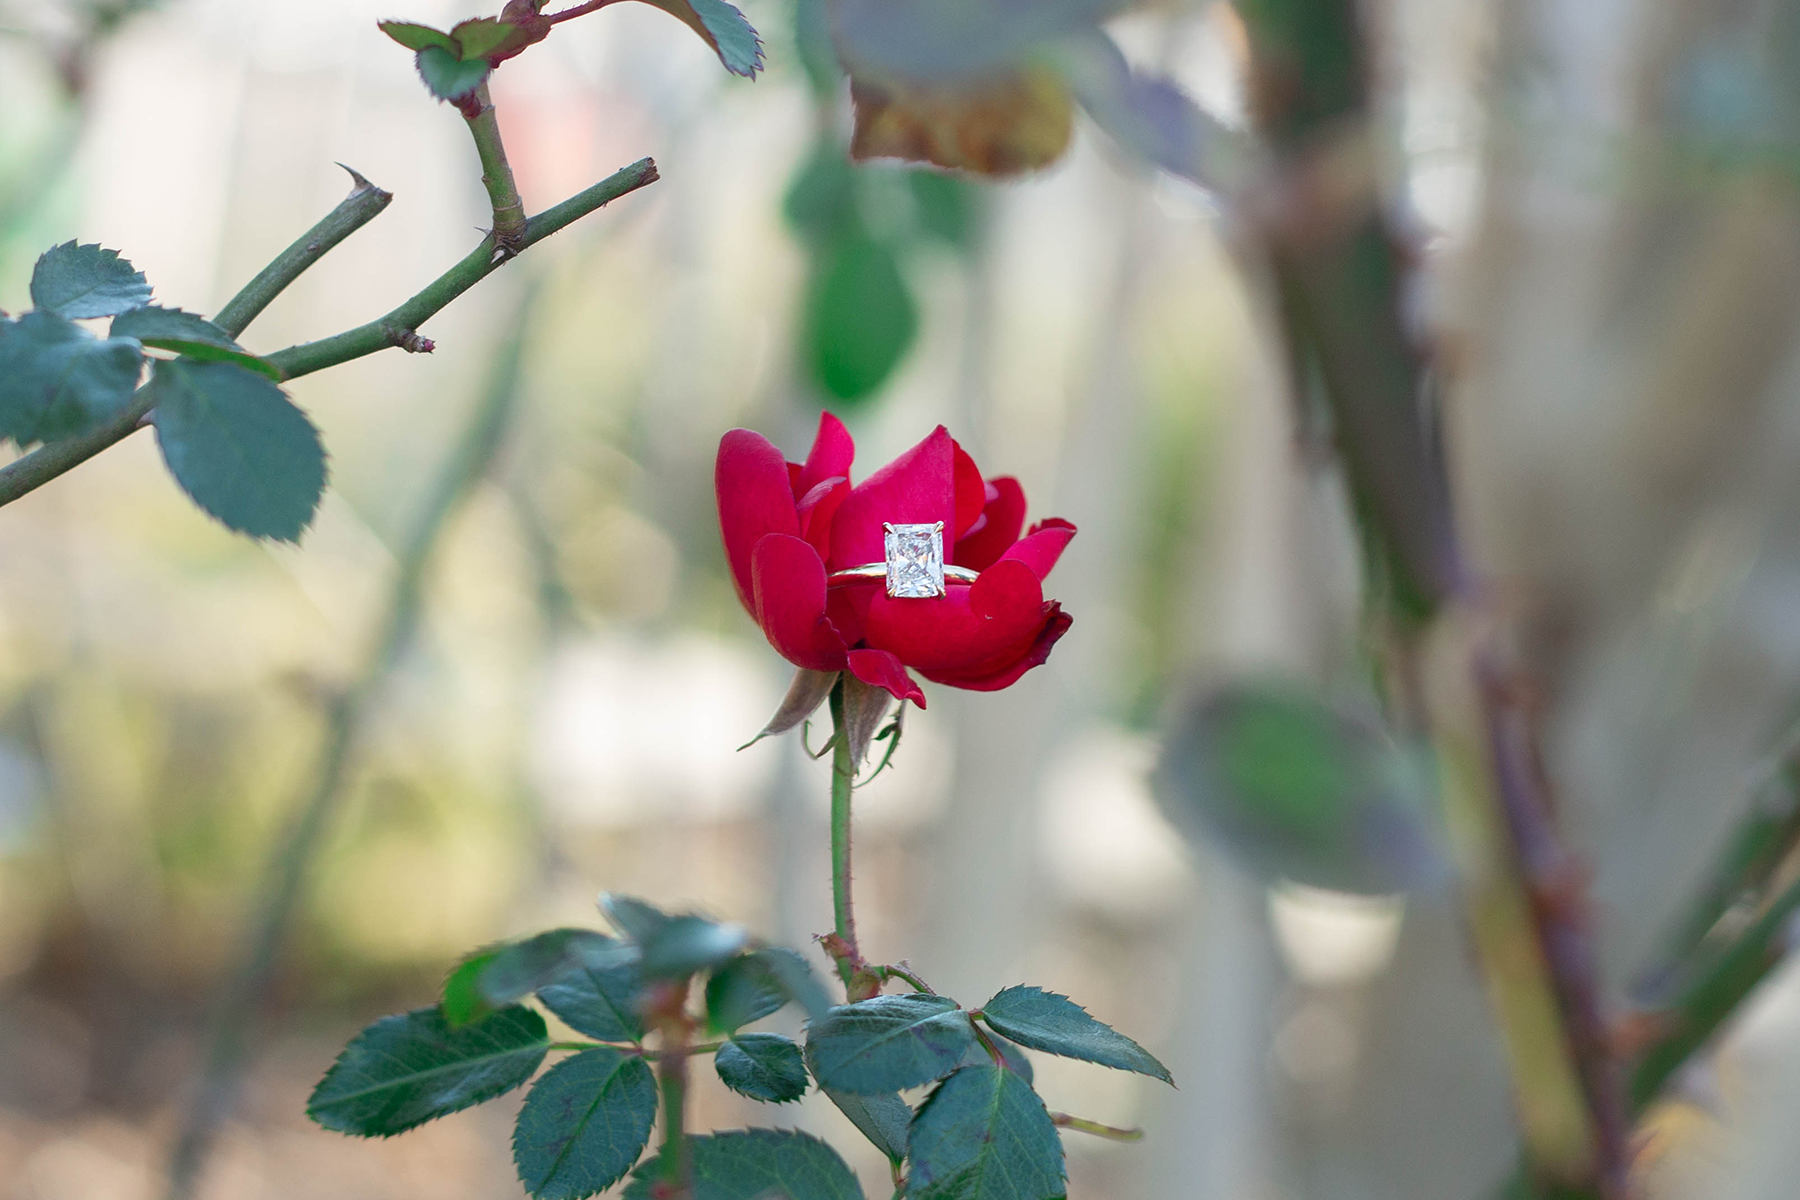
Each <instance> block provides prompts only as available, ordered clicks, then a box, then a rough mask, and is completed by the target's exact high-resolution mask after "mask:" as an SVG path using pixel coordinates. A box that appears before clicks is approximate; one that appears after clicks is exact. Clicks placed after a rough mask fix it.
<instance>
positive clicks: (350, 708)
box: [166, 289, 536, 1200]
mask: <svg viewBox="0 0 1800 1200" xmlns="http://www.w3.org/2000/svg"><path fill="white" fill-rule="evenodd" d="M535 295H536V292H535V289H533V291H531V292H530V293H528V294H527V297H526V299H525V301H524V303H523V304H522V305H521V306H520V309H519V312H518V315H517V316H516V317H515V318H514V321H513V332H512V336H511V337H510V338H509V340H508V342H507V344H506V345H505V346H504V348H503V349H502V351H501V353H500V356H499V359H498V361H497V363H496V364H495V370H494V377H493V379H492V381H491V382H490V384H489V386H488V391H487V395H486V397H485V398H484V400H483V402H482V405H481V407H480V408H479V409H478V410H477V411H476V413H475V415H474V416H473V418H472V419H471V420H470V422H469V425H468V426H467V428H465V429H464V430H463V433H462V437H461V439H460V440H459V441H458V443H457V446H456V448H455V450H454V451H453V453H452V455H451V457H450V459H449V461H448V462H446V463H445V464H444V465H443V467H442V468H441V470H440V471H439V474H438V477H437V479H436V481H435V482H434V484H433V486H432V489H431V492H430V493H429V495H428V497H427V501H426V504H425V507H424V510H423V512H422V513H421V514H420V515H419V517H418V519H417V520H416V521H415V522H414V524H413V526H412V528H411V530H410V531H409V533H408V535H407V537H406V539H405V541H404V543H403V544H402V545H401V546H400V547H399V552H398V559H399V565H400V570H399V573H398V575H397V577H396V578H395V580H394V583H393V589H392V591H391V592H390V593H389V596H388V603H387V610H386V613H385V615H384V616H383V619H382V623H381V632H380V636H379V638H378V640H377V641H376V643H375V646H374V648H373V650H372V651H371V653H370V654H369V656H368V658H367V659H366V660H365V661H364V663H363V666H362V669H361V671H359V672H358V674H357V676H356V678H355V680H354V681H353V682H352V683H351V684H350V686H349V687H348V688H347V689H346V690H345V691H344V693H343V694H342V695H341V696H339V697H338V698H337V699H336V700H335V701H334V702H333V703H332V705H331V707H330V711H329V714H328V717H327V722H326V730H325V737H324V741H323V742H322V743H321V745H320V748H319V752H318V758H317V760H316V761H315V763H314V767H313V773H312V778H313V783H312V787H311V789H310V791H309V792H308V793H307V795H306V797H305V798H304V799H303V800H302V801H301V802H300V804H299V806H298V808H297V810H296V812H295V814H294V818H293V823H292V824H291V825H290V826H289V827H288V831H287V833H286V835H285V836H284V837H283V838H282V840H281V841H280V843H278V845H277V846H276V847H275V850H274V853H273V854H272V856H271V857H270V860H269V863H268V866H267V867H266V869H265V871H264V875H263V880H262V888H261V892H262V895H261V899H260V901H259V903H258V905H257V910H256V913H257V915H256V917H255V918H254V920H253V921H252V923H251V925H250V927H249V929H248V931H247V935H246V937H245V941H244V945H243V949H242V952H241V955H240V957H239V959H238V963H237V966H236V968H235V970H234V971H233V972H232V974H231V976H230V977H229V978H228V980H227V981H226V983H225V985H224V986H223V987H222V988H221V991H220V999H219V1004H218V1008H217V1010H216V1011H215V1012H214V1014H213V1017H212V1021H211V1025H210V1028H209V1031H208V1036H207V1047H206V1052H205V1059H204V1066H203V1067H202V1069H201V1075H200V1080H199V1084H198V1087H197V1089H196V1093H195V1099H194V1103H193V1107H192V1108H191V1109H190V1110H189V1112H188V1115H187V1119H186V1123H185V1125H184V1126H183V1128H182V1131H181V1134H180V1136H179V1137H178V1139H177V1141H176V1145H175V1150H174V1152H173V1154H172V1156H171V1158H170V1163H169V1174H168V1178H169V1185H168V1191H167V1193H166V1194H167V1196H168V1198H169V1200H186V1198H187V1197H189V1196H191V1195H192V1194H193V1192H194V1189H195V1184H196V1183H197V1182H198V1180H199V1177H200V1171H201V1168H202V1166H203V1165H204V1164H205V1161H206V1157H207V1155H208V1153H209V1152H210V1150H211V1148H212V1143H213V1139H214V1136H215V1135H216V1134H217V1132H218V1129H219V1127H220V1125H222V1124H223V1123H224V1121H225V1119H226V1118H227V1117H228V1116H229V1115H230V1112H231V1108H232V1106H233V1104H234V1102H235V1100H236V1095H237V1085H238V1081H239V1080H240V1078H241V1077H242V1074H243V1065H244V1059H245V1056H246V1055H247V1054H248V1052H249V1048H250V1035H251V1033H252V1029H253V1025H254V1022H255V1018H256V1014H257V1010H258V1009H259V1008H260V1007H261V1005H262V1001H263V998H264V996H265V995H266V994H267V992H268V990H269V985H270V983H271V981H272V980H273V979H274V975H275V968H276V965H277V963H278V961H279V958H280V953H281V949H282V946H283V945H284V944H285V943H286V940H287V933H288V929H289V927H290V926H291V925H292V923H293V917H294V913H295V910H296V909H297V907H298V905H299V901H300V898H301V895H302V891H303V888H304V885H305V883H306V878H307V869H308V867H309V865H310V864H311V862H312V859H313V857H314V856H315V855H316V853H317V852H318V849H319V847H320V845H321V844H322V843H323V841H324V837H325V833H326V830H327V829H328V828H329V827H330V822H331V817H332V815H333V814H334V813H335V812H336V810H337V805H338V801H339V800H340V798H341V797H342V795H343V793H344V781H345V777H346V775H347V773H348V769H349V765H350V762H351V758H352V752H353V750H354V748H355V741H356V733H357V730H358V729H360V728H361V727H362V725H363V723H364V717H365V715H366V714H367V712H368V710H369V708H370V706H371V705H372V704H373V703H374V702H375V700H376V699H377V697H378V696H379V694H380V690H381V684H382V681H383V680H384V679H385V678H386V676H387V675H388V673H389V672H390V671H391V670H392V669H393V667H394V665H395V664H396V663H397V662H398V661H399V659H400V655H401V653H402V651H403V650H404V649H405V648H406V645H407V643H408V642H409V641H410V640H411V638H412V634H413V630H414V629H415V628H416V627H417V625H418V621H419V611H420V606H421V603H422V601H423V598H424V580H425V571H426V568H427V566H428V565H429V564H430V559H431V551H432V548H433V547H434V546H435V545H436V544H437V541H438V538H439V536H440V535H441V534H442V533H443V531H444V529H445V527H446V526H447V525H448V524H449V520H450V517H451V515H452V514H453V513H454V512H455V511H456V510H457V508H458V506H459V505H460V503H461V501H462V500H463V498H464V497H466V496H467V495H468V494H469V492H470V491H471V490H472V489H473V487H474V485H475V483H476V482H477V481H478V480H479V479H480V478H481V477H482V476H483V475H485V474H486V472H487V467H488V464H489V463H490V462H491V461H492V460H493V456H494V454H495V452H496V451H497V450H498V448H499V445H500V442H501V438H502V435H503V433H504V432H505V429H506V425H507V422H508V420H509V419H510V418H511V415H512V411H513V406H514V400H515V399H516V397H517V395H518V390H519V389H518V378H519V368H520V364H521V360H522V357H523V347H524V341H525V335H526V332H527V330H528V329H529V328H530V319H529V318H530V306H531V304H532V301H533V299H534V298H535Z"/></svg>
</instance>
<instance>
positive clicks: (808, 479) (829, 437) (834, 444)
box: [794, 413, 856, 499]
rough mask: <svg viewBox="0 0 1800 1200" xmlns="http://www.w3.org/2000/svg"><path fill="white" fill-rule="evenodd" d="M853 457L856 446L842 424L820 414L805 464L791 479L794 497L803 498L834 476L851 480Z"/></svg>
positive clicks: (828, 414) (833, 418)
mask: <svg viewBox="0 0 1800 1200" xmlns="http://www.w3.org/2000/svg"><path fill="white" fill-rule="evenodd" d="M855 458H856V443H855V442H854V441H853V440H852V439H851V437H850V431H849V430H848V429H845V428H844V423H843V422H842V421H840V420H838V419H837V418H836V417H834V416H832V415H831V414H830V413H820V414H819V432H818V433H817V434H815V435H814V436H813V444H812V449H811V450H810V451H809V452H808V453H807V455H806V463H805V465H804V466H802V467H801V468H800V473H799V476H798V477H797V478H796V479H795V480H794V497H795V498H796V499H798V498H799V497H801V496H804V495H805V494H806V493H808V492H810V491H812V490H813V489H814V488H816V487H818V486H819V484H821V483H822V482H824V481H825V480H827V479H831V478H833V477H835V476H840V475H841V476H843V477H844V478H845V479H848V478H850V463H851V462H852V461H853V460H854V459H855Z"/></svg>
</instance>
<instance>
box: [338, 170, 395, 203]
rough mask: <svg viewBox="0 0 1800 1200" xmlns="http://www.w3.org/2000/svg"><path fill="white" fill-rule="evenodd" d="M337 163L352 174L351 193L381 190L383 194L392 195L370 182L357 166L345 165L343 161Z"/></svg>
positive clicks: (357, 194) (359, 193)
mask: <svg viewBox="0 0 1800 1200" xmlns="http://www.w3.org/2000/svg"><path fill="white" fill-rule="evenodd" d="M337 165H338V166H340V167H343V168H344V170H345V171H347V172H348V173H349V175H350V182H351V185H352V186H351V188H350V194H351V195H352V196H359V195H361V194H362V193H364V192H381V194H382V195H384V196H389V197H391V196H392V195H393V193H392V192H388V191H383V190H382V189H381V188H378V187H376V186H375V185H374V184H372V183H370V182H369V181H368V180H367V179H366V178H364V177H363V173H362V172H361V171H358V170H357V169H356V168H355V167H351V166H345V165H344V164H343V163H339V164H337Z"/></svg>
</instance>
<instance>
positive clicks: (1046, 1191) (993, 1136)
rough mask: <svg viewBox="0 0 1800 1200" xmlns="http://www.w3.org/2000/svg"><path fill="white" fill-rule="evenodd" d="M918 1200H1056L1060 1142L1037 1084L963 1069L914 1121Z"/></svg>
mask: <svg viewBox="0 0 1800 1200" xmlns="http://www.w3.org/2000/svg"><path fill="white" fill-rule="evenodd" d="M910 1146H911V1171H910V1172H909V1174H908V1176H907V1195H908V1196H909V1197H913V1198H914V1200H1058V1198H1060V1197H1062V1196H1063V1195H1065V1194H1066V1190H1067V1189H1066V1188H1065V1187H1064V1184H1063V1153H1062V1140H1061V1139H1060V1138H1059V1137H1058V1136H1057V1133H1056V1126H1055V1125H1054V1124H1053V1123H1052V1122H1051V1120H1050V1114H1049V1113H1048V1112H1046V1111H1045V1109H1044V1102H1043V1101H1042V1100H1039V1099H1038V1097H1037V1093H1036V1092H1034V1091H1032V1090H1031V1085H1030V1084H1028V1083H1026V1082H1025V1080H1023V1079H1021V1078H1020V1077H1019V1076H1018V1075H1015V1074H1014V1073H1013V1072H1011V1071H1008V1070H1006V1069H1005V1068H1002V1067H997V1066H993V1065H991V1064H990V1065H988V1066H974V1067H964V1068H963V1069H962V1070H960V1071H958V1072H956V1073H955V1074H954V1075H952V1076H950V1077H949V1078H948V1079H946V1080H944V1082H943V1083H941V1084H939V1085H938V1087H937V1090H936V1091H934V1092H932V1094H931V1096H930V1097H929V1098H928V1099H927V1100H926V1101H925V1103H924V1104H922V1105H920V1106H919V1111H918V1113H917V1114H915V1115H914V1117H913V1121H912V1130H911V1141H910Z"/></svg>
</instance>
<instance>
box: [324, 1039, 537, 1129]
mask: <svg viewBox="0 0 1800 1200" xmlns="http://www.w3.org/2000/svg"><path fill="white" fill-rule="evenodd" d="M548 1048H549V1038H548V1036H547V1034H546V1031H545V1028H544V1019H543V1018H542V1017H540V1016H538V1015H537V1014H536V1013H534V1012H532V1011H531V1010H530V1009H528V1008H518V1007H514V1008H506V1009H502V1010H500V1011H499V1012H497V1013H493V1014H491V1015H489V1016H487V1017H485V1018H483V1019H482V1020H479V1021H476V1022H474V1023H473V1024H470V1025H465V1026H463V1027H462V1028H461V1029H451V1028H450V1026H449V1024H448V1023H447V1022H446V1021H445V1020H444V1017H443V1014H442V1013H440V1012H439V1011H438V1010H437V1009H435V1008H421V1009H416V1010H414V1011H413V1012H409V1013H401V1014H399V1015H398V1016H392V1017H383V1018H381V1020H379V1021H376V1022H375V1023H374V1024H373V1025H370V1026H369V1027H368V1028H367V1029H365V1030H363V1031H362V1032H361V1033H359V1034H357V1035H356V1037H355V1038H353V1039H351V1041H350V1044H349V1045H348V1046H346V1047H345V1048H344V1052H343V1053H342V1054H340V1055H338V1059H337V1062H335V1063H334V1064H332V1067H331V1069H330V1070H329V1071H327V1072H326V1073H325V1078H324V1079H322V1080H320V1081H319V1086H318V1087H316V1088H314V1089H313V1094H312V1099H311V1100H309V1101H308V1102H307V1106H306V1114H307V1116H309V1117H311V1118H312V1119H313V1120H315V1121H317V1122H318V1123H319V1124H320V1125H323V1126H324V1127H325V1128H327V1129H335V1130H337V1131H338V1132H339V1133H348V1134H354V1135H356V1136H358V1137H387V1136H390V1135H392V1134H396V1133H401V1132H403V1131H405V1130H408V1129H411V1128H412V1127H413V1126H415V1125H421V1124H423V1123H425V1122H426V1121H429V1120H431V1119H432V1118H434V1117H441V1116H444V1115H445V1114H446V1113H453V1112H456V1111H458V1110H459V1109H464V1108H468V1107H469V1106H470V1105H472V1104H480V1103H481V1102H482V1101H484V1100H491V1099H493V1098H494V1097H495V1096H499V1095H502V1094H504V1093H506V1092H509V1091H511V1090H512V1089H513V1088H516V1087H518V1086H519V1085H520V1084H522V1083H524V1082H525V1081H526V1080H527V1079H529V1078H531V1075H532V1072H534V1071H536V1070H537V1068H538V1064H539V1063H541V1062H543V1061H544V1052H545V1051H546V1050H547V1049H548Z"/></svg>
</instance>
